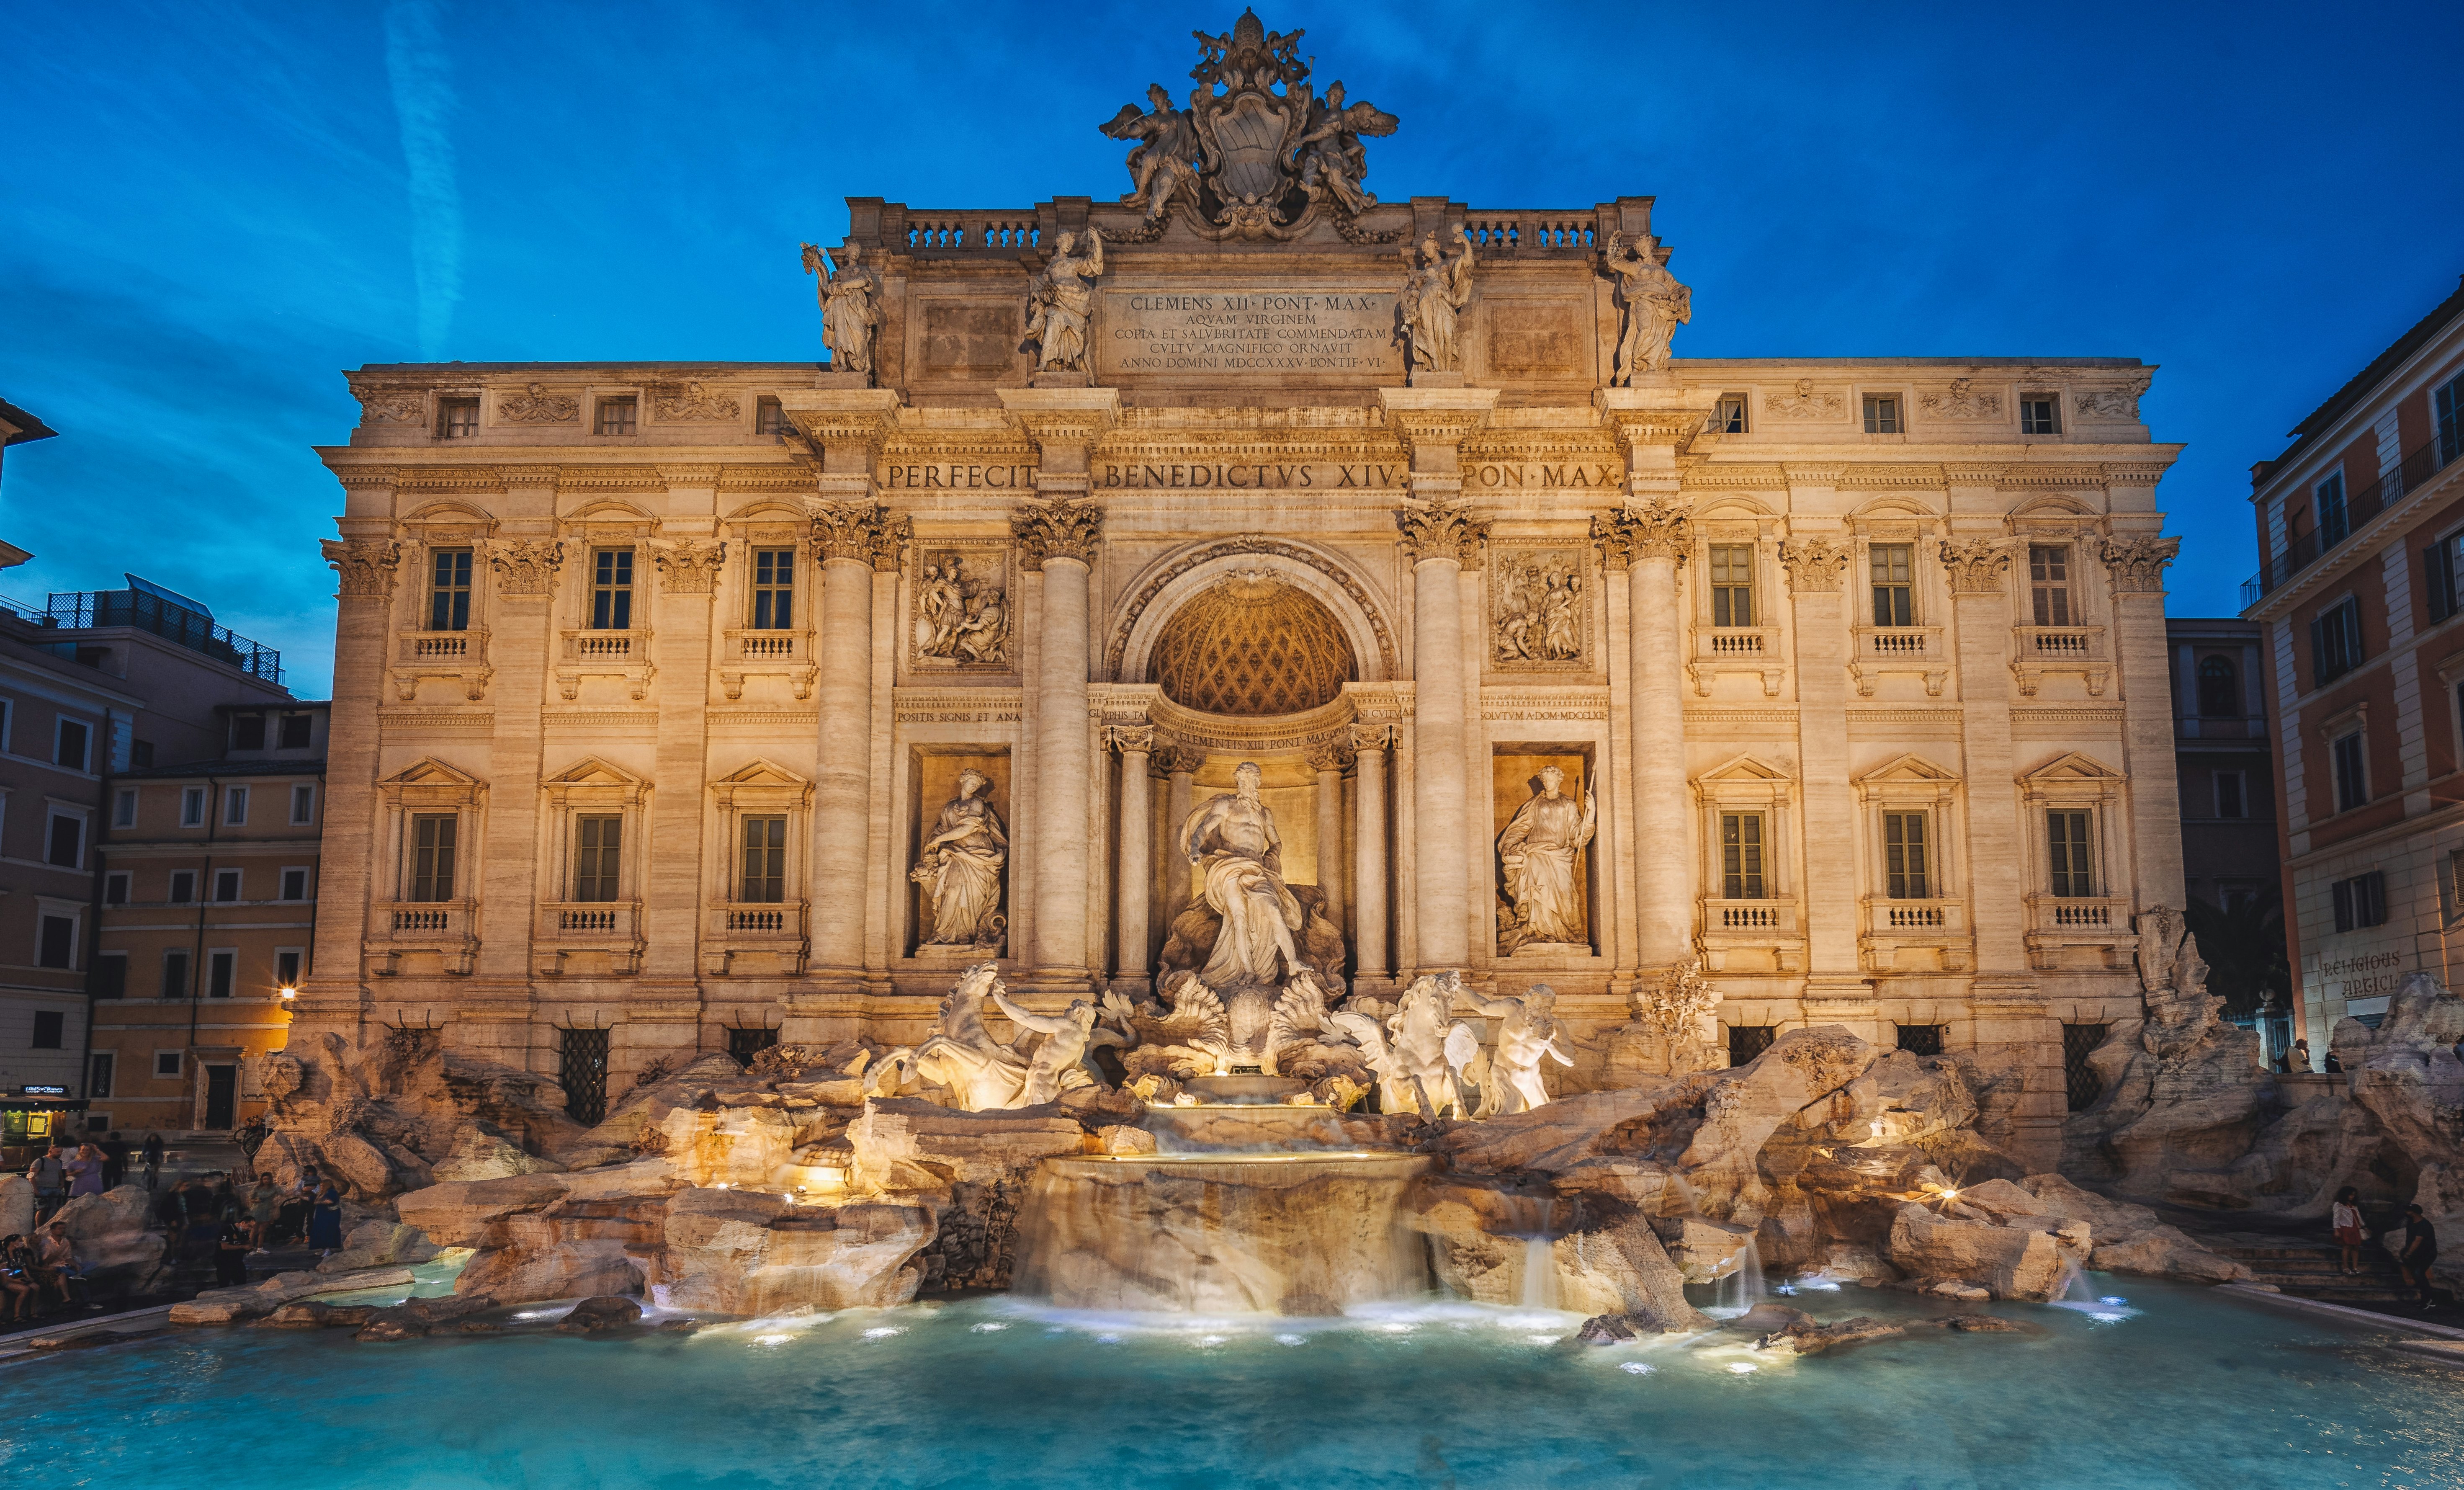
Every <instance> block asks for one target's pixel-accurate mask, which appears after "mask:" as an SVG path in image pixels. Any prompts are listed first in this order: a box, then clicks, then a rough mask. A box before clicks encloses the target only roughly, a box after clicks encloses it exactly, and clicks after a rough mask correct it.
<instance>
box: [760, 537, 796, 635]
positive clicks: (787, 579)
mask: <svg viewBox="0 0 2464 1490" xmlns="http://www.w3.org/2000/svg"><path fill="white" fill-rule="evenodd" d="M795 624H796V550H794V549H793V548H756V549H754V550H753V629H754V630H755V631H757V632H783V631H786V630H788V629H789V628H791V627H793V626H794V625H795Z"/></svg>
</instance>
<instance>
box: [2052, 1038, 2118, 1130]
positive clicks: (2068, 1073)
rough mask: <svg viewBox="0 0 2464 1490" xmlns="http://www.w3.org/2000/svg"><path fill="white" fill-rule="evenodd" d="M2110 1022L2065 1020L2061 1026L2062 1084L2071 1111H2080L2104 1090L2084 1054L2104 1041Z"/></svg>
mask: <svg viewBox="0 0 2464 1490" xmlns="http://www.w3.org/2000/svg"><path fill="white" fill-rule="evenodd" d="M2110 1028H2111V1026H2109V1025H2101V1024H2066V1025H2064V1026H2062V1087H2063V1090H2064V1094H2065V1095H2066V1097H2067V1098H2068V1100H2069V1101H2070V1109H2071V1111H2073V1112H2083V1111H2085V1110H2086V1109H2087V1108H2088V1107H2089V1106H2091V1105H2093V1104H2094V1103H2095V1101H2096V1100H2097V1099H2098V1098H2099V1097H2101V1096H2102V1095H2103V1094H2104V1078H2103V1077H2101V1076H2099V1075H2098V1074H2097V1070H2096V1067H2095V1066H2093V1065H2090V1064H2089V1063H2088V1058H2087V1057H2088V1056H2090V1055H2092V1054H2094V1053H2095V1051H2096V1048H2097V1047H2098V1046H2100V1045H2101V1044H2103V1043H2104V1036H2105V1032H2106V1031H2107V1030H2109V1029H2110Z"/></svg>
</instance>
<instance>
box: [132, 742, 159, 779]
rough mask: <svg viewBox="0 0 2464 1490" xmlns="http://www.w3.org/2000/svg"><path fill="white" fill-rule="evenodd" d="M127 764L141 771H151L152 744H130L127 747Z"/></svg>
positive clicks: (152, 763) (152, 758)
mask: <svg viewBox="0 0 2464 1490" xmlns="http://www.w3.org/2000/svg"><path fill="white" fill-rule="evenodd" d="M128 764H129V765H130V766H132V767H136V768H137V769H139V770H141V771H143V770H152V769H153V768H154V742H153V741H151V740H139V741H134V742H131V743H130V745H129V746H128Z"/></svg>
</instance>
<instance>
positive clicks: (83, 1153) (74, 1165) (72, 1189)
mask: <svg viewBox="0 0 2464 1490" xmlns="http://www.w3.org/2000/svg"><path fill="white" fill-rule="evenodd" d="M68 1170H69V1198H70V1199H71V1200H75V1199H77V1197H78V1196H79V1195H99V1194H101V1193H102V1150H101V1149H99V1148H97V1147H95V1146H94V1145H92V1144H79V1145H77V1157H76V1158H74V1159H71V1160H70V1161H69V1163H68Z"/></svg>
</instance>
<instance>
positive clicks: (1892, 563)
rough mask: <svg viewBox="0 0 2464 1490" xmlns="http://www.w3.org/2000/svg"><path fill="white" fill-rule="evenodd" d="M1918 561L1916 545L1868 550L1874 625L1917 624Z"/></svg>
mask: <svg viewBox="0 0 2464 1490" xmlns="http://www.w3.org/2000/svg"><path fill="white" fill-rule="evenodd" d="M1915 560H1916V545H1914V544H1876V545H1874V546H1873V547H1872V548H1870V549H1868V550H1867V551H1866V561H1867V565H1868V567H1869V570H1870V572H1871V574H1872V577H1873V589H1874V624H1875V625H1877V626H1914V625H1915V624H1916V623H1917V619H1916V617H1917V605H1916V582H1915Z"/></svg>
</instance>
